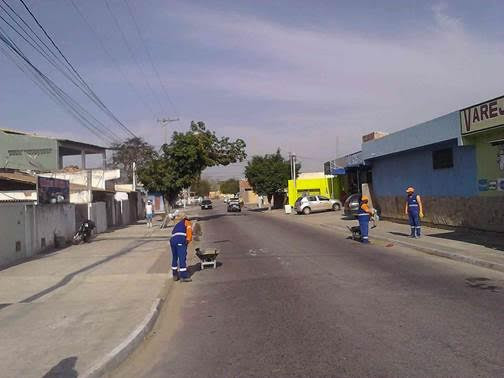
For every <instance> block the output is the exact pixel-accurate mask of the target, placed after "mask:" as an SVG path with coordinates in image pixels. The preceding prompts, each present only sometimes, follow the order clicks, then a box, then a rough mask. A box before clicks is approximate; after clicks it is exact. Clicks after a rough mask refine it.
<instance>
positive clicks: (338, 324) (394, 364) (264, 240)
mask: <svg viewBox="0 0 504 378" xmlns="http://www.w3.org/2000/svg"><path fill="white" fill-rule="evenodd" d="M202 214H203V217H202V220H201V221H202V226H203V232H204V236H205V245H206V246H216V247H218V248H220V249H221V251H222V254H221V257H220V262H221V263H222V265H221V266H220V267H219V268H218V269H217V270H212V269H210V270H205V271H199V272H195V273H194V275H193V279H194V281H193V282H192V283H190V284H179V283H177V284H176V285H175V286H174V288H173V290H172V295H171V298H170V300H169V301H168V303H167V304H166V305H165V306H164V308H163V311H162V314H161V315H160V319H159V323H158V325H157V326H156V329H155V332H154V334H153V336H152V337H150V338H149V339H148V340H147V341H146V342H145V344H144V345H143V346H142V347H141V348H140V349H139V350H137V351H136V352H135V353H134V354H133V355H132V356H131V358H130V359H129V360H128V361H127V362H126V363H124V364H123V365H122V366H121V367H120V368H119V369H118V370H117V371H116V372H115V375H116V376H121V377H125V376H126V377H241V376H254V377H267V376H303V377H322V376H334V377H504V276H503V275H501V274H499V273H496V272H492V271H490V270H486V269H483V268H478V267H474V266H471V265H467V264H463V263H458V262H454V261H450V260H446V259H441V258H437V257H432V256H428V255H425V254H422V253H417V252H413V251H408V250H406V249H401V248H398V247H396V246H394V247H392V248H387V247H386V246H384V245H377V244H375V245H370V246H364V245H361V244H359V243H356V242H354V241H351V240H347V239H346V238H345V235H343V234H338V233H334V232H331V231H328V230H324V229H321V228H317V227H313V226H304V225H301V224H298V223H291V222H288V221H284V220H281V219H278V218H273V217H270V216H268V215H265V214H261V213H256V212H249V211H244V212H243V213H241V214H226V213H225V212H224V211H223V209H222V208H219V209H217V210H211V211H207V212H203V213H202Z"/></svg>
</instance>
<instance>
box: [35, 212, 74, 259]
mask: <svg viewBox="0 0 504 378" xmlns="http://www.w3.org/2000/svg"><path fill="white" fill-rule="evenodd" d="M30 208H31V209H30ZM27 210H28V214H30V211H33V213H34V219H35V227H33V232H32V235H33V236H32V240H33V252H34V253H33V254H35V253H39V252H40V251H43V250H44V249H50V248H54V238H55V236H62V237H64V238H65V240H67V241H70V240H71V239H72V237H73V235H74V233H75V206H74V205H72V204H61V205H40V206H30V207H28V208H27ZM43 240H45V242H44V241H43ZM44 244H45V246H44Z"/></svg>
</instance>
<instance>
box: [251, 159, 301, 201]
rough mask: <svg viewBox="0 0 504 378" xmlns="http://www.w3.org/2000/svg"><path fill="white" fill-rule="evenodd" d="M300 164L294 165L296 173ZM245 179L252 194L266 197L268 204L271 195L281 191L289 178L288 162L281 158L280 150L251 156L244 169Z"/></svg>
mask: <svg viewBox="0 0 504 378" xmlns="http://www.w3.org/2000/svg"><path fill="white" fill-rule="evenodd" d="M300 168H301V165H300V164H296V172H299V169H300ZM245 177H246V178H247V180H248V182H249V183H250V186H252V189H254V192H256V193H257V194H259V195H261V196H266V197H267V198H268V202H269V203H270V209H271V199H272V198H273V195H274V194H275V193H277V192H280V191H283V190H284V189H285V188H286V187H287V185H288V181H289V179H290V178H291V170H290V162H289V160H286V159H284V158H283V156H282V154H281V153H280V149H278V150H277V151H276V153H274V154H267V155H264V156H253V157H252V160H251V161H249V162H248V164H247V166H246V167H245Z"/></svg>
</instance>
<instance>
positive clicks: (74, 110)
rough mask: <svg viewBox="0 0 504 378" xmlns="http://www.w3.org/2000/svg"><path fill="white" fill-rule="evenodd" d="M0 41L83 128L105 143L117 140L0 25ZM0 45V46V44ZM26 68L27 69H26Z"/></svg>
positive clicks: (18, 65)
mask: <svg viewBox="0 0 504 378" xmlns="http://www.w3.org/2000/svg"><path fill="white" fill-rule="evenodd" d="M0 41H1V42H3V43H4V44H5V45H6V46H7V48H8V49H9V51H10V52H11V53H10V54H9V53H8V51H6V50H5V48H2V51H3V52H4V54H5V55H6V56H7V57H8V58H10V59H11V60H13V61H14V63H15V65H16V66H17V67H18V68H19V69H20V70H21V71H22V72H23V73H25V74H27V75H28V76H29V77H30V78H31V79H32V81H34V83H35V84H36V85H37V86H38V87H39V88H40V89H41V90H43V91H44V92H46V93H47V94H49V96H50V97H51V98H52V99H53V100H54V101H55V102H56V103H58V104H59V105H60V106H62V107H63V109H64V110H66V111H67V112H69V113H70V114H71V115H72V116H73V117H74V118H75V119H77V120H78V121H79V123H81V125H83V126H84V127H85V128H87V129H88V130H89V131H90V132H91V133H93V134H94V135H95V136H97V137H98V138H100V139H101V140H105V141H106V143H109V142H110V141H112V142H113V141H115V140H118V137H117V135H115V134H114V133H112V132H110V131H109V130H107V129H105V131H104V130H103V129H101V128H99V127H97V126H96V125H95V124H93V122H92V121H90V120H89V119H88V118H87V116H91V115H90V114H89V112H87V111H86V110H85V109H84V108H82V107H81V106H80V105H79V104H78V103H77V102H76V101H75V100H73V99H72V98H71V97H70V96H69V95H68V94H66V93H65V92H64V91H63V90H62V89H61V88H60V87H58V86H57V85H56V84H55V83H54V82H53V81H52V80H51V79H50V78H48V77H47V76H46V75H44V74H43V73H42V72H41V71H40V70H39V69H38V68H37V67H36V66H35V65H34V64H33V63H32V62H31V61H30V59H29V58H28V57H27V56H26V55H25V54H24V53H23V52H22V51H21V50H20V49H19V47H18V46H17V45H16V44H15V42H14V41H12V40H11V39H10V38H9V37H8V35H6V33H5V29H3V28H2V27H1V26H0ZM0 47H1V46H0ZM12 54H15V55H17V56H18V57H19V58H21V60H20V61H18V60H16V59H15V57H14V56H13V55H12ZM22 62H24V64H25V66H26V67H23V66H22V64H21V63H22ZM26 68H28V70H27V69H26ZM91 119H92V120H94V121H96V122H99V121H97V120H96V119H95V118H94V117H92V116H91Z"/></svg>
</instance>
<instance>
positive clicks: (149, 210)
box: [145, 200, 154, 228]
mask: <svg viewBox="0 0 504 378" xmlns="http://www.w3.org/2000/svg"><path fill="white" fill-rule="evenodd" d="M153 216H154V209H153V207H152V201H151V200H148V201H147V204H146V205H145V220H146V221H147V227H149V228H151V227H152V217H153Z"/></svg>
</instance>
